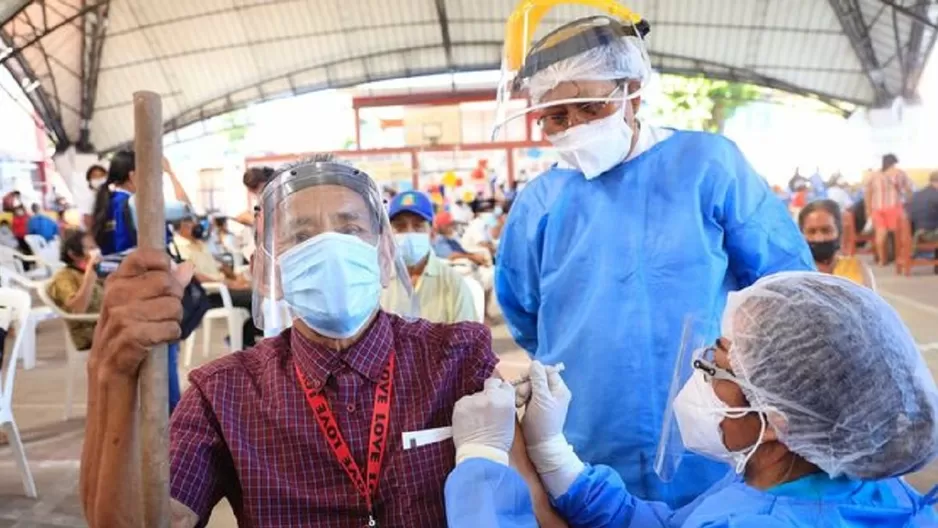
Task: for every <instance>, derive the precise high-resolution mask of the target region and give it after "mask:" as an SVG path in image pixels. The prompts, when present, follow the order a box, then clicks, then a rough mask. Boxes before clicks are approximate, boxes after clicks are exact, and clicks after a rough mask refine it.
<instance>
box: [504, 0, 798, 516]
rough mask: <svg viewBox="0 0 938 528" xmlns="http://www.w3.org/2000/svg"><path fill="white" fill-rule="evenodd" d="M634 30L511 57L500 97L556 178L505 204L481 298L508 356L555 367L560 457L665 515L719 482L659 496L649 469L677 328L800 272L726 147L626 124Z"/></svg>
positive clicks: (638, 41) (678, 484)
mask: <svg viewBox="0 0 938 528" xmlns="http://www.w3.org/2000/svg"><path fill="white" fill-rule="evenodd" d="M524 26H525V27H529V28H530V27H536V26H537V24H536V22H534V21H531V22H529V23H528V24H524ZM647 30H648V25H647V24H645V23H644V21H640V22H639V23H637V24H633V23H623V22H622V21H621V20H616V19H612V18H609V17H605V16H599V17H590V18H585V19H578V20H576V21H574V22H572V23H570V24H567V25H566V26H564V27H562V28H559V29H558V30H556V31H554V32H551V33H549V34H548V35H547V36H546V37H544V39H542V40H541V41H540V42H538V43H535V44H534V45H533V47H532V48H531V51H530V52H529V53H528V54H527V55H526V58H525V60H524V63H523V64H522V66H521V67H520V69H519V70H518V71H517V73H516V74H515V77H514V83H513V85H512V88H513V89H514V90H515V92H516V93H517V91H518V90H522V91H525V92H526V93H527V94H528V95H529V96H530V98H531V100H532V101H533V102H534V103H536V104H535V105H534V110H533V111H535V112H536V115H537V122H538V123H539V124H540V127H541V128H542V130H543V133H544V135H545V137H546V138H547V139H548V140H549V141H550V142H551V143H552V144H553V146H554V147H555V148H556V150H557V152H558V154H559V156H560V157H561V159H562V160H563V163H561V164H558V165H555V166H554V167H553V168H551V169H549V170H548V171H547V172H545V173H544V174H541V175H540V176H538V177H537V178H535V179H533V180H531V181H530V182H529V183H528V185H527V186H526V187H525V188H524V189H523V190H522V191H521V192H520V193H519V195H518V197H517V199H516V201H515V202H514V204H513V206H512V209H511V212H510V214H509V215H508V219H507V222H506V225H505V227H504V229H503V231H502V235H501V239H500V241H499V252H498V256H497V259H496V272H495V274H496V278H495V291H496V295H497V298H498V301H499V304H500V306H501V308H502V312H503V313H504V317H505V320H506V321H507V324H508V327H509V329H510V330H511V334H512V336H513V337H514V339H515V341H517V343H518V344H519V345H520V346H522V347H523V348H524V349H525V350H527V351H528V352H529V353H530V354H531V355H532V356H533V357H534V358H535V359H538V360H540V361H542V362H544V363H551V364H552V363H558V362H563V363H564V364H565V366H566V372H565V374H564V378H565V379H566V381H567V383H568V384H569V386H570V388H571V389H572V390H573V393H574V394H576V395H577V396H578V399H577V401H576V402H575V403H574V404H573V406H572V407H571V408H570V415H569V416H568V418H567V426H566V431H565V432H566V434H567V438H569V439H570V442H571V443H572V444H573V446H574V448H575V449H576V451H577V452H578V453H579V454H580V455H581V456H582V457H583V458H584V460H587V461H589V462H594V463H602V464H607V465H609V466H610V467H612V468H614V469H615V470H616V471H617V472H618V473H619V474H620V475H621V477H622V479H623V480H624V481H625V484H626V486H627V487H628V490H629V491H630V492H631V493H633V494H634V495H635V496H637V497H640V498H642V499H647V500H660V501H664V502H666V503H668V504H669V505H672V506H680V505H683V504H686V503H687V502H689V501H690V500H692V499H693V497H696V496H697V495H699V494H700V493H701V492H702V491H704V490H705V489H707V488H708V487H709V486H710V485H711V484H712V483H713V482H715V481H716V480H717V479H718V478H719V477H720V476H721V475H722V468H720V467H719V466H717V465H715V464H713V463H711V462H708V461H706V460H704V459H703V458H698V459H696V460H688V461H686V463H685V464H684V465H683V468H682V470H681V472H680V473H679V474H677V475H675V476H674V478H673V479H672V480H671V481H670V482H663V481H661V480H660V479H659V478H658V477H657V475H656V473H655V470H654V467H653V466H654V463H655V459H654V454H655V446H656V445H657V444H658V441H659V437H660V431H661V428H662V419H663V416H664V411H665V400H666V398H667V388H668V386H669V385H670V382H671V379H670V376H671V373H672V372H673V371H674V360H675V356H676V354H677V352H678V350H679V348H680V343H681V329H682V325H683V322H684V320H685V317H687V316H688V315H693V316H697V317H707V316H714V315H719V314H720V313H721V311H722V309H723V305H724V302H725V300H726V294H727V293H728V292H730V291H734V290H736V289H739V288H742V287H745V286H748V285H750V284H752V283H753V282H755V281H756V280H758V279H759V278H760V277H764V276H766V275H770V274H772V273H776V272H778V271H784V270H813V269H814V263H813V260H812V258H811V253H810V251H809V250H808V247H807V245H806V244H805V242H804V239H803V238H802V236H801V235H800V234H799V232H798V229H797V227H796V226H795V224H794V223H793V222H792V219H791V217H790V215H789V214H788V212H787V211H786V209H785V206H784V205H783V204H782V203H781V202H780V201H779V200H778V198H776V197H775V196H774V195H773V193H772V192H771V190H770V189H769V188H768V187H767V185H766V184H765V182H764V181H763V179H762V178H761V177H759V175H758V174H756V172H755V171H753V169H752V167H750V165H749V164H748V163H747V162H746V159H745V158H744V157H743V155H742V153H741V152H740V151H739V149H738V148H737V147H736V145H735V144H733V142H731V141H729V140H728V139H726V138H725V137H723V136H720V135H715V134H709V133H704V132H688V131H676V130H669V129H662V128H655V127H652V126H648V125H647V124H644V123H642V122H641V121H640V120H638V119H636V117H635V112H636V111H637V110H638V108H639V101H640V97H639V89H640V88H641V86H643V85H644V83H645V81H646V79H647V78H648V76H649V74H650V69H649V62H648V58H647V54H646V52H645V51H644V41H643V36H644V33H646V32H647ZM531 31H532V32H533V29H532V30H531ZM506 47H507V46H506ZM504 91H505V90H502V92H504ZM712 337H716V336H712Z"/></svg>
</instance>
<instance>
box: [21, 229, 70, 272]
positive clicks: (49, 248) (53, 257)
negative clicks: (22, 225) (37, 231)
mask: <svg viewBox="0 0 938 528" xmlns="http://www.w3.org/2000/svg"><path fill="white" fill-rule="evenodd" d="M25 240H26V245H27V246H29V249H31V250H32V252H33V256H34V257H36V258H37V259H38V260H39V262H40V263H42V264H43V265H44V266H46V267H47V268H49V269H48V273H49V274H50V275H51V274H52V273H55V271H56V270H57V269H59V268H60V267H62V266H64V265H65V264H63V263H62V262H60V261H59V257H61V255H60V253H59V251H60V247H61V244H60V243H59V237H55V238H53V239H52V241H51V242H47V241H46V239H45V238H42V237H41V236H40V235H26V239H25Z"/></svg>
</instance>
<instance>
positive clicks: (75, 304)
mask: <svg viewBox="0 0 938 528" xmlns="http://www.w3.org/2000/svg"><path fill="white" fill-rule="evenodd" d="M100 258H101V252H100V251H98V246H97V245H96V244H95V243H94V237H92V236H91V234H90V233H86V232H84V231H79V230H73V231H68V232H66V234H65V238H64V239H63V240H62V254H61V259H62V262H64V263H65V267H64V268H61V269H60V270H58V271H56V272H55V275H53V276H52V280H51V281H50V283H49V286H48V289H47V292H48V293H49V297H50V298H51V299H52V300H53V301H54V302H55V304H56V305H58V307H59V308H61V309H63V310H65V311H66V312H68V313H73V314H88V313H99V312H100V311H101V299H102V296H103V294H104V288H103V284H102V281H101V280H100V279H98V274H97V273H96V272H95V264H97V263H98V260H100ZM66 324H67V325H68V332H69V334H70V335H71V336H72V341H73V342H74V343H75V347H76V348H77V349H78V350H88V349H89V348H91V344H92V339H93V338H94V328H95V324H96V323H95V322H94V321H66Z"/></svg>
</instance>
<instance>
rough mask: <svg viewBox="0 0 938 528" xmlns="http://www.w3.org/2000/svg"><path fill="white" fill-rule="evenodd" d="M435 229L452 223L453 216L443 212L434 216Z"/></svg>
mask: <svg viewBox="0 0 938 528" xmlns="http://www.w3.org/2000/svg"><path fill="white" fill-rule="evenodd" d="M434 223H435V224H436V226H437V227H444V226H448V225H450V224H452V223H453V215H451V214H449V211H443V212H441V213H439V214H437V215H436V222H434Z"/></svg>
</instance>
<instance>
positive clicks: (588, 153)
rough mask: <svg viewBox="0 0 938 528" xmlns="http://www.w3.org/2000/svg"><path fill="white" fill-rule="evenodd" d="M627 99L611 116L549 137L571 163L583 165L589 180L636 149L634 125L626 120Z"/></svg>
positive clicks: (562, 155) (582, 170) (563, 157)
mask: <svg viewBox="0 0 938 528" xmlns="http://www.w3.org/2000/svg"><path fill="white" fill-rule="evenodd" d="M626 104H629V103H628V101H623V102H622V103H621V107H620V108H619V110H618V111H616V112H615V113H613V114H612V115H610V116H607V117H604V118H602V119H597V120H595V121H590V122H589V123H584V124H582V125H577V126H575V127H572V128H568V129H567V130H564V131H563V132H558V133H556V134H551V135H549V136H547V139H548V140H549V141H550V142H551V144H553V145H554V147H555V148H556V149H557V154H558V155H559V156H560V158H561V159H562V160H564V161H565V162H567V163H568V164H570V165H572V166H574V167H576V168H578V169H580V171H581V172H582V173H583V176H585V177H586V179H587V180H592V179H593V178H595V177H597V176H599V175H600V174H603V173H604V172H606V171H608V170H609V169H611V168H613V167H615V166H616V165H618V164H619V163H620V162H621V161H622V160H624V159H625V158H626V156H628V155H629V151H630V150H631V149H632V127H630V126H629V124H628V123H626V122H625V105H626Z"/></svg>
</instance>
